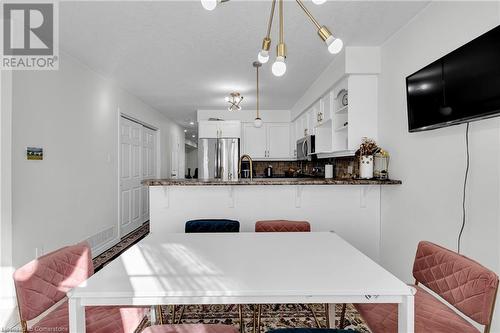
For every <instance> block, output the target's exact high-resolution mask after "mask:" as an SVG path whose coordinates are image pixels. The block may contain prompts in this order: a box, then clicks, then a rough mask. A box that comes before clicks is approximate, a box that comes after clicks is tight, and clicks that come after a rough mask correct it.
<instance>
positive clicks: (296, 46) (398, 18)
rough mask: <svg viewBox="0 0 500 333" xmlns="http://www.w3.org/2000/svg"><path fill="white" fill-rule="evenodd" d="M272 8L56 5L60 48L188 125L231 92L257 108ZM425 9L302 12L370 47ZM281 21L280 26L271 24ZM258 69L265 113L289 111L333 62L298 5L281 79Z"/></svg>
mask: <svg viewBox="0 0 500 333" xmlns="http://www.w3.org/2000/svg"><path fill="white" fill-rule="evenodd" d="M270 3H271V2H270V1H234V0H233V1H230V2H228V3H224V4H222V5H220V6H219V7H218V8H217V9H216V10H214V11H212V12H208V11H205V10H204V9H203V8H202V6H201V4H200V2H199V1H152V2H148V1H140V2H130V1H125V2H124V1H110V2H103V1H88V2H72V1H69V2H61V3H60V44H61V48H62V49H63V50H65V51H66V52H68V53H69V54H71V55H72V56H74V57H76V58H77V59H79V60H80V61H82V62H84V63H86V64H87V65H88V66H89V67H91V68H93V69H95V70H96V71H98V72H100V73H102V74H104V75H107V76H109V77H111V78H113V79H114V80H116V81H117V82H118V83H119V84H120V85H121V86H122V87H123V88H125V89H127V90H128V91H129V92H131V93H132V94H134V95H136V96H137V97H139V98H141V99H142V100H143V101H145V102H146V103H148V104H150V105H151V106H153V107H155V108H157V109H158V110H160V111H162V112H164V113H165V114H166V115H168V116H169V117H171V118H172V119H174V120H175V121H177V122H178V123H180V124H183V125H186V126H187V127H189V126H188V123H189V121H190V120H191V119H194V117H195V111H196V110H197V109H213V108H216V109H220V108H224V107H225V102H224V97H225V96H227V95H228V94H229V92H231V91H235V90H236V91H239V92H241V93H242V94H243V95H244V96H245V101H244V103H243V104H242V106H243V108H247V109H252V108H254V107H255V98H254V96H255V70H254V68H253V67H252V66H251V63H252V62H253V61H254V59H255V58H256V54H257V52H258V50H259V47H260V44H261V40H262V38H263V37H264V34H265V30H266V24H267V19H268V15H269V9H270ZM426 4H427V2H423V1H420V2H409V1H402V2H396V1H387V2H379V1H329V2H327V3H325V4H323V5H321V6H316V5H314V4H312V3H311V2H310V1H306V5H307V6H308V7H309V8H310V10H311V11H312V13H313V14H314V15H315V16H316V17H317V19H318V20H319V21H320V22H321V24H324V25H327V26H328V27H329V28H330V30H331V31H332V32H333V33H334V35H336V36H339V37H340V38H342V39H343V40H344V42H345V44H346V45H351V46H373V45H380V44H382V43H383V42H384V41H385V40H386V39H387V38H388V37H390V36H391V35H392V34H393V33H394V32H396V31H397V30H398V29H399V28H401V27H402V26H403V25H404V24H406V23H407V22H408V20H410V19H411V18H412V17H413V16H415V15H416V14H417V13H418V12H419V11H420V10H421V9H423V7H425V5H426ZM275 22H277V21H275ZM276 28H277V25H276V24H275V25H274V29H273V34H272V39H273V47H272V50H273V55H272V56H271V59H270V61H269V63H268V64H267V65H264V67H263V68H262V71H261V73H262V75H261V87H262V88H261V89H262V90H261V94H262V102H261V108H262V109H289V108H291V107H292V106H293V105H294V104H295V102H296V101H297V100H298V99H299V98H300V97H301V96H302V94H303V93H304V92H305V91H306V89H307V88H308V87H309V86H310V85H311V83H312V82H314V80H315V78H316V77H317V76H318V75H319V74H320V73H321V72H322V71H323V70H324V69H325V68H326V67H327V66H328V64H329V63H330V62H331V61H332V60H333V58H334V56H333V55H331V54H329V53H328V51H327V49H326V47H325V45H324V44H323V43H322V42H321V40H320V39H319V37H318V36H317V34H316V31H315V29H314V27H313V25H312V24H311V22H310V21H309V20H308V18H307V17H306V16H305V15H304V13H303V12H301V11H300V9H299V7H298V6H297V4H296V3H295V2H294V1H287V2H285V42H286V44H287V47H288V58H287V66H288V70H287V73H286V74H285V76H283V77H281V78H276V77H274V76H272V74H271V71H270V65H271V63H272V58H273V57H274V50H275V48H274V46H275V42H276V40H277V38H276V35H277V33H276V32H277V30H276Z"/></svg>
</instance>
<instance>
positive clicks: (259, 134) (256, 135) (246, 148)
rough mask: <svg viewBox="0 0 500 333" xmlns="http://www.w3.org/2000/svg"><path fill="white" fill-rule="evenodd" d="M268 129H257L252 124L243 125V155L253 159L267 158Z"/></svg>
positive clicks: (263, 127)
mask: <svg viewBox="0 0 500 333" xmlns="http://www.w3.org/2000/svg"><path fill="white" fill-rule="evenodd" d="M266 132H267V128H266V126H265V125H264V126H262V127H260V128H256V127H255V126H254V125H253V124H252V123H244V124H243V144H242V151H241V153H242V155H243V154H247V155H250V157H251V158H253V159H263V158H266V157H267V137H266V136H267V135H266V134H267V133H266Z"/></svg>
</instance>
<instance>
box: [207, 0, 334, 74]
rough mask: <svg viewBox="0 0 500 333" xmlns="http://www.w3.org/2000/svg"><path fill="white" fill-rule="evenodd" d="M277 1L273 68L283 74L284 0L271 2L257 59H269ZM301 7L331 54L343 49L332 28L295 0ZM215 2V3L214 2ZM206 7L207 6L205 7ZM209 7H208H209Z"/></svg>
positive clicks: (323, 0)
mask: <svg viewBox="0 0 500 333" xmlns="http://www.w3.org/2000/svg"><path fill="white" fill-rule="evenodd" d="M227 1H229V0H218V1H216V0H210V1H209V0H202V1H201V2H202V5H203V7H205V4H204V3H207V2H210V3H212V5H211V6H210V8H211V9H210V10H212V9H215V7H216V5H217V3H218V2H227ZM276 1H278V5H279V41H278V45H277V46H276V60H275V62H274V63H273V65H272V67H271V70H272V72H273V74H274V75H275V76H283V75H284V74H285V72H286V63H285V60H286V45H285V42H284V26H283V25H284V24H283V1H284V0H272V3H271V13H270V15H269V21H268V24H267V33H266V36H265V37H264V39H263V40H262V47H261V49H260V51H259V53H258V55H257V60H258V61H259V62H260V63H261V64H265V63H267V62H268V61H269V50H270V48H271V28H272V25H273V17H274V9H275V7H276ZM295 1H296V2H297V4H298V5H299V7H300V8H301V9H302V11H304V13H305V14H306V15H307V17H309V19H310V20H311V21H312V23H313V24H314V25H315V27H316V29H317V32H318V35H319V37H320V38H321V39H322V40H323V42H325V44H326V46H327V49H328V51H329V52H330V53H331V54H337V53H339V52H340V51H342V48H343V46H344V43H343V42H342V40H341V39H340V38H335V37H334V36H333V35H332V33H331V32H330V30H329V29H328V28H327V27H326V26H324V25H320V24H319V22H318V21H317V20H316V19H315V18H314V16H313V15H312V14H311V12H310V11H309V10H308V9H307V7H306V6H305V5H304V3H303V2H302V0H295ZM326 1H327V0H312V2H313V3H314V4H316V5H321V4H323V3H325V2H326ZM213 3H215V5H214V4H213ZM205 8H206V7H205ZM207 9H208V8H207Z"/></svg>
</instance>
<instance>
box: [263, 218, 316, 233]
mask: <svg viewBox="0 0 500 333" xmlns="http://www.w3.org/2000/svg"><path fill="white" fill-rule="evenodd" d="M310 231H311V225H310V224H309V222H307V221H289V220H267V221H257V222H256V223H255V232H310Z"/></svg>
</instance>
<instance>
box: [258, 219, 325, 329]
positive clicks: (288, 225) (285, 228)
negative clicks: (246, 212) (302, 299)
mask: <svg viewBox="0 0 500 333" xmlns="http://www.w3.org/2000/svg"><path fill="white" fill-rule="evenodd" d="M255 232H311V224H310V223H309V222H307V221H290V220H265V221H257V222H255ZM308 307H309V310H311V313H312V315H313V317H314V320H315V321H316V325H318V327H320V328H321V325H320V323H319V320H318V318H317V316H316V313H315V312H314V310H313V308H312V307H311V306H310V305H308ZM325 309H326V313H327V316H326V317H327V326H328V325H329V323H328V322H329V318H328V304H325ZM257 311H258V317H257V327H258V328H259V332H260V315H261V305H260V304H259V305H258V309H257Z"/></svg>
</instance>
